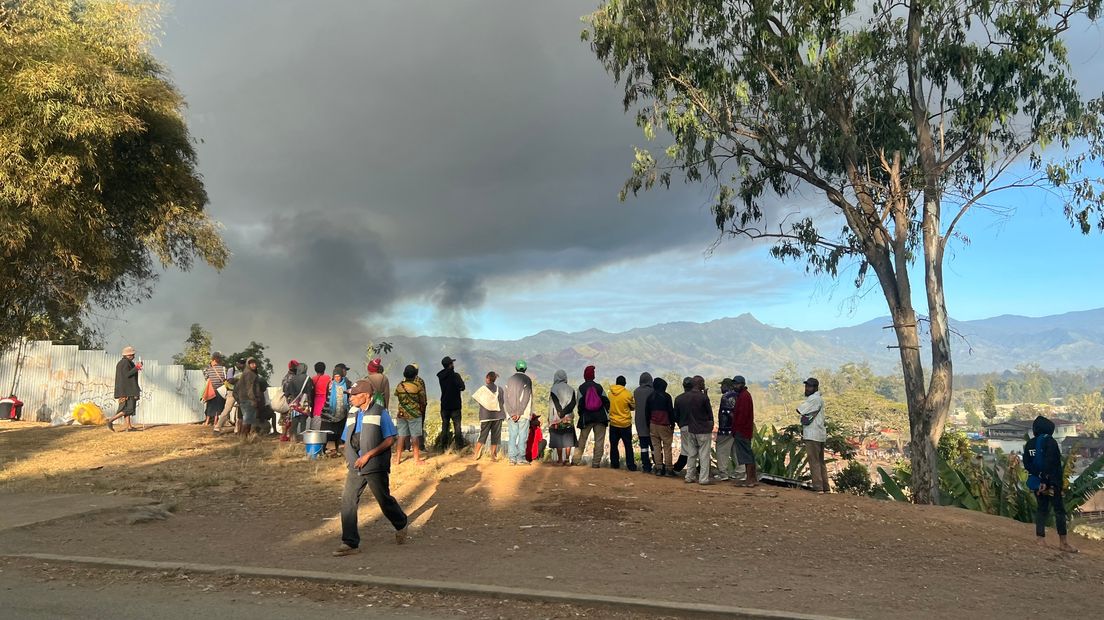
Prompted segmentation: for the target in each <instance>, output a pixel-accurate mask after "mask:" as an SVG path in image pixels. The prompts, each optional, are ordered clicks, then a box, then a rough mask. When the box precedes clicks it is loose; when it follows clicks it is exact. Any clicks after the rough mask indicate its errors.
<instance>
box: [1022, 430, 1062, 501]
mask: <svg viewBox="0 0 1104 620" xmlns="http://www.w3.org/2000/svg"><path fill="white" fill-rule="evenodd" d="M1031 433H1032V435H1033V437H1032V438H1031V439H1028V440H1027V443H1025V444H1024V450H1023V454H1024V457H1023V464H1024V468H1025V469H1027V470H1028V471H1029V472H1031V473H1033V474H1036V475H1038V476H1039V480H1041V481H1042V483H1043V484H1045V485H1047V486H1048V487H1054V488H1055V490H1060V489H1061V484H1062V478H1063V471H1062V451H1061V448H1059V447H1058V441H1057V440H1055V439H1054V422H1051V421H1050V420H1048V419H1047V418H1045V417H1043V416H1039V417H1037V418H1035V421H1034V422H1033V423H1032V424H1031ZM1040 435H1046V438H1045V439H1043V466H1042V469H1040V470H1039V471H1035V442H1036V438H1037V437H1039V436H1040Z"/></svg>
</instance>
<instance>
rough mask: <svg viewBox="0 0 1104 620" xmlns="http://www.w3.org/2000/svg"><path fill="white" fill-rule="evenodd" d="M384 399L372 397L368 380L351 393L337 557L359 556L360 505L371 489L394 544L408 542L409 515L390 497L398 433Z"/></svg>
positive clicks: (351, 390)
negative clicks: (393, 446)
mask: <svg viewBox="0 0 1104 620" xmlns="http://www.w3.org/2000/svg"><path fill="white" fill-rule="evenodd" d="M377 396H378V398H377ZM383 397H384V396H383V395H382V394H374V393H373V388H372V383H371V382H370V381H368V380H367V379H361V380H360V381H357V382H356V384H355V385H353V387H352V388H351V389H350V390H349V400H350V404H352V406H353V407H354V408H353V409H352V410H350V411H349V417H348V418H346V421H345V432H344V433H342V438H343V439H344V440H345V460H346V461H347V462H348V464H349V473H348V474H347V475H346V476H345V490H344V491H343V492H342V494H341V546H340V547H338V548H337V550H336V551H334V552H333V554H334V555H335V556H337V557H341V556H346V555H352V554H354V553H359V552H360V529H359V526H358V523H357V504H358V503H360V495H361V494H362V493H364V487H368V488H370V489H371V491H372V495H373V496H374V497H375V498H376V502H378V503H379V507H380V510H382V511H383V516H385V517H387V520H388V521H390V522H391V525H393V526H394V527H395V542H397V543H398V544H400V545H401V544H403V543H405V542H406V524H407V518H406V513H405V512H403V509H402V507H401V506H399V502H398V501H396V500H395V498H394V497H392V496H391V487H390V484H389V482H388V476H390V474H391V444H393V443H395V436H396V435H398V431H397V430H396V429H395V423H394V422H392V421H391V416H390V415H388V414H387V411H386V410H385V409H384V408H383V404H382V399H383Z"/></svg>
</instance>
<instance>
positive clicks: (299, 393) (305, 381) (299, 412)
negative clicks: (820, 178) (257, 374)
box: [280, 360, 314, 443]
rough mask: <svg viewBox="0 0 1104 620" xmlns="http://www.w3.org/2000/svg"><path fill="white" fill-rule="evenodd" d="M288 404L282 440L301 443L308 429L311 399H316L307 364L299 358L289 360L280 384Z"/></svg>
mask: <svg viewBox="0 0 1104 620" xmlns="http://www.w3.org/2000/svg"><path fill="white" fill-rule="evenodd" d="M280 387H281V389H282V390H283V392H284V399H285V400H287V404H288V419H287V421H285V424H284V437H281V438H280V440H281V441H294V442H295V443H299V442H300V441H302V439H303V435H302V433H303V431H305V430H307V419H308V418H309V417H310V410H311V401H313V400H314V382H313V381H311V379H310V377H308V376H307V365H306V364H304V363H303V362H300V361H298V360H291V361H290V362H288V371H287V374H286V375H284V380H283V381H282V382H281V385H280Z"/></svg>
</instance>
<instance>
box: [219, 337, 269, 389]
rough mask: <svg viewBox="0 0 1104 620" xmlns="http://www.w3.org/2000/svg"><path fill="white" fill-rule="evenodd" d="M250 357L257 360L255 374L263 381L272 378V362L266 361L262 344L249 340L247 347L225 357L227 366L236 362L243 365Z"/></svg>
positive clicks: (266, 357)
mask: <svg viewBox="0 0 1104 620" xmlns="http://www.w3.org/2000/svg"><path fill="white" fill-rule="evenodd" d="M251 357H252V358H255V359H256V360H257V374H258V375H260V376H261V378H263V379H264V380H265V381H268V378H269V377H270V376H272V360H270V359H268V356H267V355H265V346H264V345H263V344H261V343H259V342H255V341H252V340H251V341H249V346H247V347H245V348H244V349H242V350H241V351H239V352H237V353H233V354H231V355H229V356H227V358H226V360H227V363H229V364H237V363H238V362H243V363H244V362H245V361H246V360H248V359H249V358H251Z"/></svg>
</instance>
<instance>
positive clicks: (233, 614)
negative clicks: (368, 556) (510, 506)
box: [0, 567, 432, 620]
mask: <svg viewBox="0 0 1104 620" xmlns="http://www.w3.org/2000/svg"><path fill="white" fill-rule="evenodd" d="M90 572H91V571H90ZM366 613H368V614H371V615H372V616H373V617H383V618H402V619H403V620H428V619H429V618H431V617H432V616H426V615H420V614H418V612H416V611H414V612H409V613H408V612H406V611H401V612H400V611H398V610H394V609H382V610H381V609H366V608H362V609H361V610H359V611H357V610H351V609H341V608H337V607H333V606H328V605H323V604H321V603H314V602H311V601H304V600H301V599H287V598H283V599H279V600H276V599H274V598H262V597H261V596H253V595H251V594H250V593H249V592H226V591H211V592H199V591H191V590H186V589H184V588H178V587H165V586H163V585H160V584H157V583H149V584H137V585H123V586H120V585H117V584H111V585H110V586H105V587H99V586H84V585H70V583H69V582H68V581H60V580H59V581H41V580H39V579H37V578H35V577H34V576H32V575H30V574H27V573H25V572H23V571H21V570H19V569H17V568H14V567H8V568H5V569H4V570H3V571H2V572H0V617H2V618H20V619H23V618H27V619H31V620H39V619H41V620H46V619H50V620H54V619H70V618H72V619H74V620H76V619H80V620H85V619H87V618H112V620H148V619H150V618H164V619H166V620H197V619H210V620H215V619H220V618H234V619H239V618H240V619H243V620H304V619H308V618H326V619H327V620H331V619H341V618H360V619H361V620H363V618H364V616H365V614H366Z"/></svg>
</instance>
